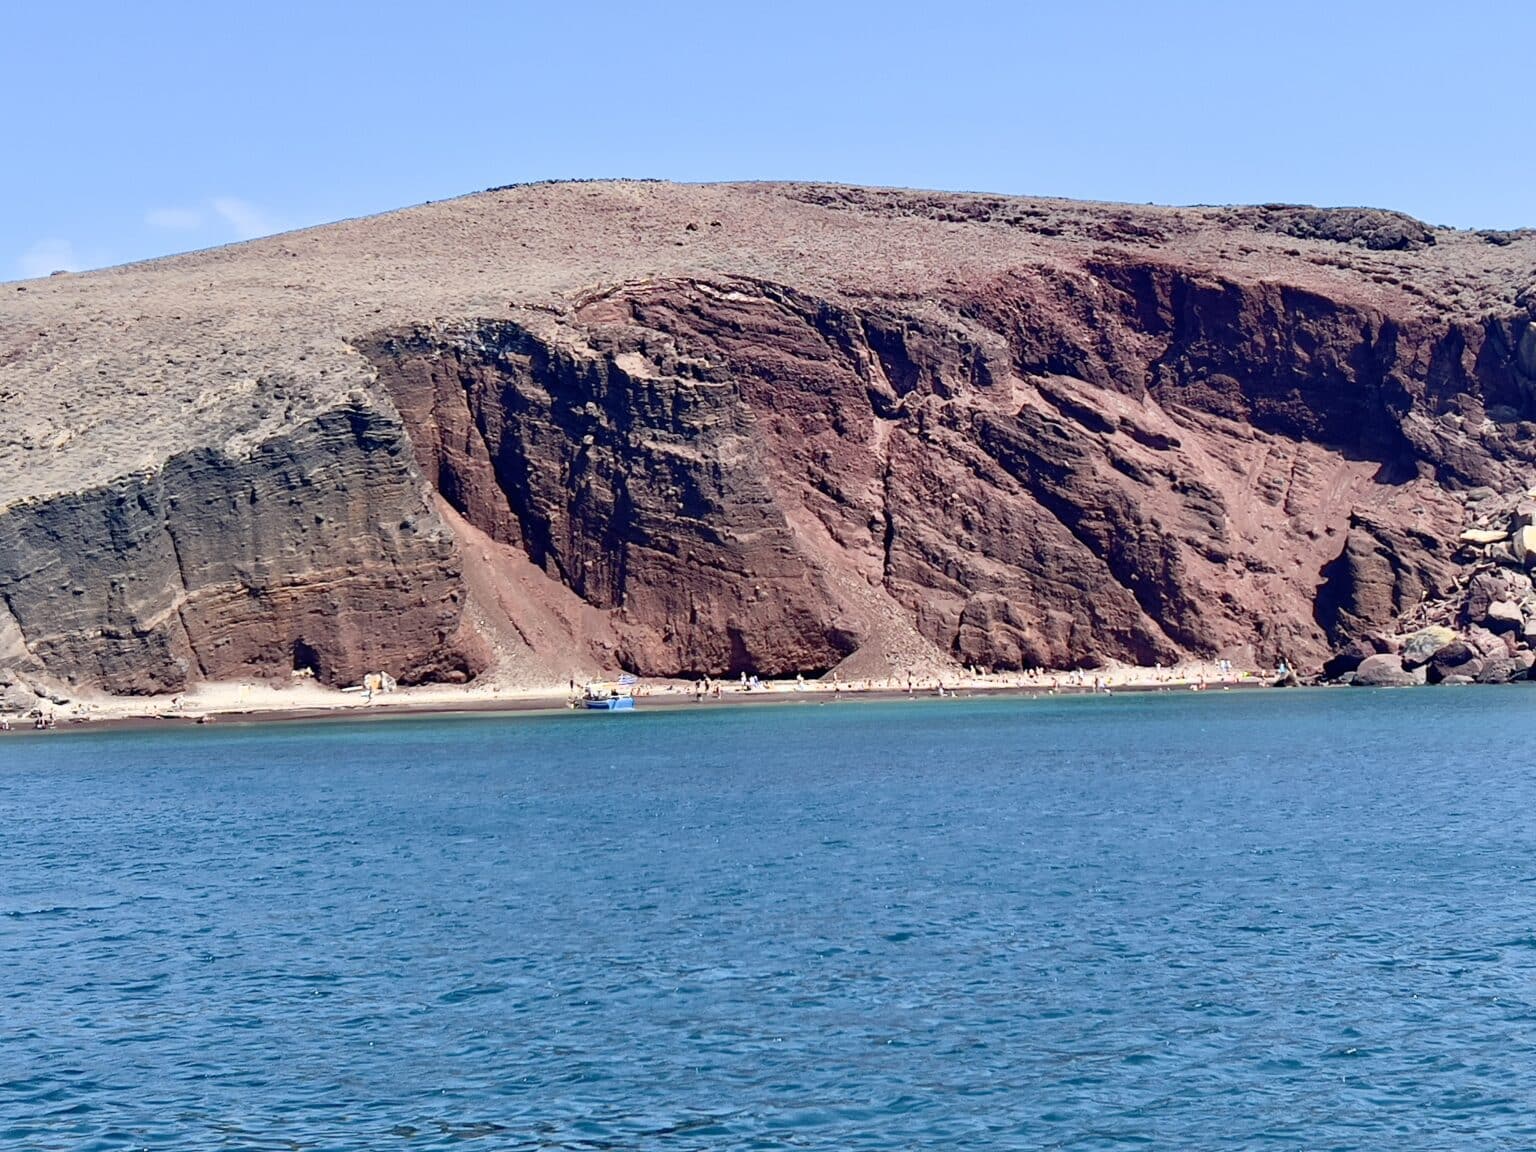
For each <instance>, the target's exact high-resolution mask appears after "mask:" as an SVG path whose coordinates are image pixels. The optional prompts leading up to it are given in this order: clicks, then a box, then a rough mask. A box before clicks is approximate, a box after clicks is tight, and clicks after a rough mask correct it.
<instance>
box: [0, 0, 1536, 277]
mask: <svg viewBox="0 0 1536 1152" xmlns="http://www.w3.org/2000/svg"><path fill="white" fill-rule="evenodd" d="M0 78H3V82H4V91H5V92H6V94H7V97H8V99H7V109H6V111H7V115H6V116H5V131H6V136H7V138H8V141H7V142H8V145H9V146H8V147H7V148H6V162H5V176H4V179H3V180H0V279H3V278H14V277H17V276H21V275H29V274H30V275H36V274H40V273H45V272H47V271H49V270H51V269H52V268H55V267H92V266H96V265H100V264H108V263H117V262H121V261H125V260H131V259H138V258H142V257H146V256H153V255H159V254H162V253H166V252H173V251H180V250H185V249H188V248H198V247H205V246H208V245H211V244H219V243H224V242H226V241H229V240H234V239H239V238H243V237H247V236H250V235H256V234H260V233H262V232H264V231H270V230H274V229H279V228H283V227H294V226H299V225H306V224H315V223H321V222H324V221H327V220H333V219H339V218H342V217H346V216H357V215H362V214H366V213H371V212H379V211H384V210H387V209H390V208H396V207H402V206H404V205H408V204H414V203H420V202H421V201H423V200H435V199H441V198H445V197H449V196H455V195H458V194H461V193H465V192H471V191H475V190H477V189H481V188H485V187H487V186H489V185H494V184H505V183H512V182H515V181H523V180H537V179H544V178H551V177H589V176H657V177H665V178H668V179H673V180H752V179H815V180H838V181H846V182H850V183H860V184H889V185H906V186H917V187H931V188H955V189H978V190H985V191H995V192H1010V193H1023V194H1037V195H1055V196H1074V197H1085V198H1090V199H1100V200H1128V201H1138V202H1140V201H1157V202H1159V203H1227V202H1239V201H1241V202H1254V201H1273V200H1279V201H1297V202H1309V203H1320V204H1370V205H1376V206H1381V207H1392V208H1399V209H1402V210H1404V211H1407V212H1410V213H1412V214H1414V215H1416V216H1419V217H1421V218H1423V219H1426V220H1428V221H1430V222H1431V223H1436V224H1451V225H1458V226H1462V227H1502V228H1510V227H1519V226H1536V118H1533V116H1532V99H1533V96H1536V3H1532V2H1531V0H1510V2H1497V0H1490V2H1481V3H1480V2H1477V0H1467V2H1463V3H1461V4H1454V5H1453V4H1432V3H1426V2H1417V0H1398V2H1397V3H1388V2H1385V0H1381V2H1378V0H1360V2H1351V0H1332V2H1316V0H1290V2H1287V3H1272V4H1271V3H1265V4H1257V3H1255V4H1248V3H1243V2H1242V0H1225V2H1221V3H1216V2H1204V0H1187V2H1178V0H1170V2H1168V3H1157V2H1155V0H1140V2H1138V0H1126V2H1123V3H1112V2H1108V0H1072V2H1066V3H1029V2H1027V0H1019V2H1016V3H1006V2H998V3H907V2H905V0H887V2H884V3H873V2H870V3H865V2H848V3H839V2H838V0H820V2H817V3H803V2H801V0H771V2H770V0H757V2H754V0H740V2H735V0H717V2H715V3H692V2H681V0H679V2H674V3H668V2H666V0H656V2H654V3H646V2H644V0H631V2H627V3H595V2H594V3H582V2H580V0H567V2H564V3H562V2H561V0H544V2H540V3H515V2H510V0H509V2H505V3H493V2H490V0H484V2H468V0H464V2H460V0H436V2H433V3H428V2H425V0H422V2H419V3H412V4H402V3H394V2H391V0H372V2H369V3H361V2H350V0H348V2H343V0H336V2H333V3H326V2H324V0H311V2H310V3H293V2H289V0H259V2H251V0H202V2H199V3H195V4H194V3H168V2H157V0H136V2H133V3H127V2H122V0H113V2H111V3H85V2H71V0H52V2H49V3H45V2H44V0H36V2H32V0H14V2H9V3H5V4H4V5H3V10H0Z"/></svg>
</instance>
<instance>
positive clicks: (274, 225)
mask: <svg viewBox="0 0 1536 1152" xmlns="http://www.w3.org/2000/svg"><path fill="white" fill-rule="evenodd" d="M213 210H214V212H215V213H216V214H217V215H218V216H219V218H220V219H221V220H223V221H224V223H226V224H228V225H229V227H230V228H231V229H233V230H234V233H235V238H236V239H237V240H252V239H255V238H256V237H257V236H270V235H272V233H274V232H281V231H283V229H284V227H285V226H284V225H283V224H282V223H281V222H280V221H279V220H277V219H276V218H275V217H273V216H271V215H269V214H268V213H267V211H266V210H265V209H264V208H261V207H259V206H258V205H255V204H252V203H251V202H250V201H249V200H241V199H239V198H238V197H235V196H220V197H218V198H216V199H215V200H214V201H213Z"/></svg>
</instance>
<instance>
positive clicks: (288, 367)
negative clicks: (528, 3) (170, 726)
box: [0, 183, 1536, 692]
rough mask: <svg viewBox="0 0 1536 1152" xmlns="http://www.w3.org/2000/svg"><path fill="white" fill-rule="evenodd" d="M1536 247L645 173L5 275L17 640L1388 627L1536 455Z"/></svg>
mask: <svg viewBox="0 0 1536 1152" xmlns="http://www.w3.org/2000/svg"><path fill="white" fill-rule="evenodd" d="M1533 282H1536V237H1533V236H1531V235H1530V234H1525V233H1504V234H1470V233H1458V232H1450V231H1446V230H1437V229H1432V228H1428V227H1426V226H1424V225H1422V224H1419V223H1418V222H1416V221H1412V220H1410V219H1408V218H1406V217H1402V216H1399V215H1396V214H1392V213H1379V212H1369V211H1363V210H1338V211H1328V210H1321V209H1298V208H1287V207H1281V206H1269V207H1263V208H1252V209H1156V208H1131V207H1126V206H1114V205H1086V204H1073V203H1069V202H1062V201H1038V200H1023V199H1010V198H1002V197H981V196H961V195H949V194H938V193H908V192H892V191H876V190H865V189H853V188H840V187H828V186H807V185H746V186H706V187H683V186H673V185H660V184H623V183H617V184H614V183H610V184H595V185H587V184H573V185H540V186H531V187H524V188H515V189H506V190H498V191H494V192H491V193H485V194H482V195H480V196H475V197H469V198H466V199H464V200H460V201H453V202H448V203H445V204H441V205H430V206H426V207H423V208H418V209H412V210H409V211H406V212H402V213H396V214H391V215H389V216H384V217H378V218H374V219H371V220H363V221H352V222H348V223H345V224H340V225H333V226H329V227H327V228H321V229H314V230H311V231H309V232H302V233H294V234H290V235H287V236H280V237H274V238H272V239H269V240H264V241H257V242H253V243H251V244H246V245H240V246H237V247H234V248H229V249H222V250H217V251H214V252H208V253H200V254H194V255H191V256H186V257H177V258H174V259H171V260H166V261H157V262H154V263H150V264H146V265H140V266H136V267H129V268H123V269H115V270H109V271H107V272H102V273H93V274H90V275H86V276H67V277H56V278H53V279H50V280H48V281H42V282H32V283H29V284H24V285H6V286H0V403H3V404H4V405H5V407H6V410H7V411H8V412H9V413H10V415H11V419H10V421H9V422H8V424H7V426H6V428H5V429H4V431H0V465H3V466H4V468H5V469H6V472H5V476H6V477H7V479H5V480H4V482H3V483H0V602H3V607H4V611H3V612H0V649H3V653H0V656H3V663H4V664H5V665H6V666H7V667H9V668H12V669H17V670H22V671H25V672H27V673H29V674H33V675H43V676H47V677H52V678H54V679H56V680H59V681H63V682H67V683H70V682H72V683H74V684H76V685H82V686H93V687H100V688H103V689H105V690H108V691H112V692H150V691H166V690H175V689H178V688H180V687H181V686H184V685H185V684H187V683H189V682H191V681H194V680H198V679H204V678H208V679H222V678H235V677H242V676H251V675H257V676H286V675H288V674H289V673H290V672H292V671H293V670H295V669H300V668H302V669H310V670H313V671H314V672H315V673H316V674H317V675H318V676H319V677H320V678H322V679H323V680H326V681H328V682H332V683H348V682H354V681H355V680H356V679H357V678H358V677H359V676H360V675H361V673H362V672H363V671H365V670H373V669H382V670H385V671H388V672H390V673H391V674H392V675H395V676H397V677H398V678H400V679H401V680H403V681H406V682H410V681H413V680H426V679H445V678H446V679H466V678H470V677H474V676H476V675H480V674H485V675H493V676H498V677H501V678H503V679H506V678H513V679H516V678H523V679H527V680H530V681H531V680H535V679H542V680H544V681H546V682H547V681H548V680H549V679H551V678H557V679H564V677H565V676H566V675H567V674H568V673H569V674H574V673H576V672H578V671H583V672H584V671H588V670H596V669H598V668H604V667H606V668H613V667H615V666H621V667H625V668H629V669H631V670H634V671H638V672H642V673H648V674H661V675H679V674H680V675H696V674H700V673H711V674H722V673H725V674H734V673H736V672H738V671H747V670H750V671H756V672H759V673H763V674H784V673H794V672H805V673H809V674H816V673H821V672H825V671H827V670H829V669H832V668H837V667H841V668H842V669H844V670H845V671H849V672H855V671H857V672H860V673H863V672H881V671H884V670H898V671H899V670H902V669H907V668H913V667H937V666H943V665H946V664H951V665H952V664H965V665H972V666H983V667H989V668H998V669H1008V668H1020V667H1033V666H1049V667H1057V668H1064V667H1092V666H1097V665H1100V664H1102V663H1104V662H1106V661H1124V662H1134V663H1142V664H1151V663H1154V662H1163V663H1172V662H1175V661H1178V660H1180V659H1184V658H1188V657H1209V656H1215V655H1224V656H1227V657H1228V658H1235V659H1236V660H1237V661H1238V662H1239V663H1240V664H1249V665H1252V664H1259V665H1271V666H1272V665H1274V664H1276V663H1278V662H1279V661H1280V660H1281V659H1285V660H1288V661H1289V662H1290V663H1292V664H1293V665H1296V666H1300V667H1303V668H1307V667H1318V666H1321V665H1322V664H1323V663H1324V661H1325V660H1326V659H1327V658H1328V657H1329V656H1330V655H1331V654H1334V653H1340V652H1342V653H1346V654H1347V653H1350V652H1357V653H1359V655H1360V659H1361V660H1363V659H1364V657H1365V655H1367V654H1374V653H1375V647H1380V646H1382V645H1381V643H1380V641H1381V638H1382V637H1386V636H1391V635H1393V634H1396V633H1399V632H1400V630H1401V629H1402V628H1403V627H1406V624H1405V623H1404V621H1405V620H1407V619H1408V618H1409V617H1410V616H1411V615H1412V613H1413V612H1414V611H1415V610H1417V609H1418V608H1420V606H1422V605H1424V604H1430V603H1440V602H1442V601H1444V600H1445V599H1446V598H1447V597H1450V596H1452V595H1454V594H1455V590H1456V588H1457V585H1458V581H1459V580H1461V579H1462V568H1463V565H1462V563H1461V562H1460V561H1461V560H1463V559H1465V557H1464V556H1461V555H1460V553H1459V550H1460V549H1462V548H1463V547H1464V545H1465V542H1464V541H1462V540H1461V539H1460V533H1461V532H1462V531H1463V530H1464V529H1465V528H1466V526H1467V516H1468V511H1467V508H1468V494H1469V493H1471V494H1476V493H1479V492H1484V491H1486V492H1493V493H1515V492H1520V491H1523V489H1524V488H1525V486H1526V485H1527V484H1528V483H1530V482H1531V480H1532V479H1533V478H1536V476H1533V473H1536V467H1533V465H1536V326H1533V314H1536V290H1533V289H1532V287H1531V285H1532V283H1533ZM1501 602H1502V601H1501ZM1504 623H1505V624H1507V625H1508V626H1509V627H1508V628H1507V629H1506V630H1505V631H1506V632H1511V631H1518V630H1520V629H1523V628H1524V627H1525V621H1524V617H1523V616H1522V617H1521V618H1520V619H1519V621H1518V622H1517V621H1516V620H1515V619H1513V618H1511V619H1510V620H1508V621H1505V622H1504ZM1388 647H1390V645H1388ZM1387 654H1389V655H1390V653H1387ZM1509 655H1510V657H1511V658H1512V659H1514V658H1515V653H1513V652H1511V653H1509ZM1378 663H1380V662H1378ZM1447 667H1449V665H1447ZM1336 670H1337V669H1336ZM1403 671H1404V673H1405V674H1410V672H1409V670H1406V669H1405V670H1403ZM1479 671H1481V669H1480V670H1479ZM1461 674H1463V673H1461V672H1450V671H1448V672H1446V673H1445V675H1446V676H1447V677H1449V676H1455V675H1461Z"/></svg>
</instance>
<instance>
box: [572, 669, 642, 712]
mask: <svg viewBox="0 0 1536 1152" xmlns="http://www.w3.org/2000/svg"><path fill="white" fill-rule="evenodd" d="M634 685H635V678H634V677H633V676H630V675H628V674H627V673H626V674H625V675H623V676H620V677H619V678H618V680H616V681H611V682H610V681H607V680H594V681H592V682H591V683H589V684H588V685H587V686H586V688H585V689H584V690H583V691H582V694H581V704H582V707H583V708H591V709H593V710H595V711H598V712H626V711H629V710H631V709H633V708H634V706H635V688H634Z"/></svg>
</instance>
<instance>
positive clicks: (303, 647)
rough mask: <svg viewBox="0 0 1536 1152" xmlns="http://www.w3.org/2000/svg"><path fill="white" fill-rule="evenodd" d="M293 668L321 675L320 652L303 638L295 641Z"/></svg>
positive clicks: (313, 674)
mask: <svg viewBox="0 0 1536 1152" xmlns="http://www.w3.org/2000/svg"><path fill="white" fill-rule="evenodd" d="M293 670H294V671H295V672H308V673H309V674H310V675H312V676H319V675H320V654H319V653H318V652H316V651H315V650H314V649H313V648H311V647H310V646H309V645H308V644H306V643H305V642H304V641H303V640H295V641H294V642H293Z"/></svg>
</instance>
